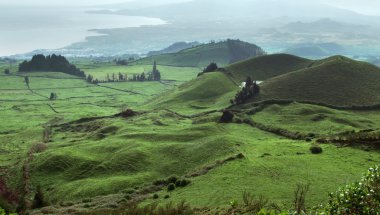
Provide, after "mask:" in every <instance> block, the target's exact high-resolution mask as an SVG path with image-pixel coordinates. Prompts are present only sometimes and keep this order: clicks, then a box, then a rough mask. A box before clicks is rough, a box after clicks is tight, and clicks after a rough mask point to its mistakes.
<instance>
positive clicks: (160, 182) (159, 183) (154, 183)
mask: <svg viewBox="0 0 380 215" xmlns="http://www.w3.org/2000/svg"><path fill="white" fill-rule="evenodd" d="M165 184H166V181H165V180H162V179H158V180H155V181H154V182H153V185H156V186H160V185H165Z"/></svg>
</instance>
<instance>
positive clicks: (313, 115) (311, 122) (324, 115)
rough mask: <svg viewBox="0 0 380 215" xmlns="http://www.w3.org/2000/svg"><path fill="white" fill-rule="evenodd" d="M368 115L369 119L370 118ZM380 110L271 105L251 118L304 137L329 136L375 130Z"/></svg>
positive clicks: (307, 105) (295, 104) (306, 105)
mask: <svg viewBox="0 0 380 215" xmlns="http://www.w3.org/2000/svg"><path fill="white" fill-rule="evenodd" d="M370 115H371V116H370ZM379 115H380V111H340V110H334V109H331V108H326V107H321V106H317V105H309V104H301V103H292V104H290V105H271V106H269V107H267V108H265V109H264V110H263V111H261V112H259V113H257V114H255V115H253V116H252V119H253V120H254V121H256V122H259V123H261V124H264V125H268V126H273V127H277V128H282V129H285V130H289V131H292V132H300V133H303V134H306V135H307V134H308V133H314V134H316V135H332V134H337V133H342V132H346V131H359V130H366V129H378V128H380V123H379V120H378V118H379Z"/></svg>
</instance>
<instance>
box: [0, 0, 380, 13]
mask: <svg viewBox="0 0 380 215" xmlns="http://www.w3.org/2000/svg"><path fill="white" fill-rule="evenodd" d="M128 1H136V0H0V5H67V6H79V5H83V6H85V5H102V4H112V3H121V2H128ZM138 1H144V2H151V3H154V4H157V3H170V2H180V1H186V0H138ZM278 1H282V0H278ZM306 1H310V0H306ZM314 1H319V2H323V3H326V4H330V5H333V6H336V7H340V8H345V9H349V10H353V11H355V12H359V13H362V14H367V15H380V9H379V8H380V1H379V0H314Z"/></svg>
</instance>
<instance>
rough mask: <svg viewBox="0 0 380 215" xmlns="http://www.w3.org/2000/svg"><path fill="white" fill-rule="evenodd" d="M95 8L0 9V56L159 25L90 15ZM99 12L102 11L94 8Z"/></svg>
mask: <svg viewBox="0 0 380 215" xmlns="http://www.w3.org/2000/svg"><path fill="white" fill-rule="evenodd" d="M94 9H95V8H85V7H52V6H50V7H43V6H1V7H0V56H11V55H15V54H22V53H26V52H30V51H33V50H37V49H58V48H62V47H65V46H68V45H70V44H73V43H76V42H82V41H84V40H85V39H86V37H88V36H95V35H98V34H97V33H96V31H94V30H96V29H113V28H127V27H140V26H144V25H161V24H165V21H163V20H161V19H158V18H148V17H138V16H125V15H114V14H99V13H89V11H93V10H94ZM97 9H101V8H96V10H97Z"/></svg>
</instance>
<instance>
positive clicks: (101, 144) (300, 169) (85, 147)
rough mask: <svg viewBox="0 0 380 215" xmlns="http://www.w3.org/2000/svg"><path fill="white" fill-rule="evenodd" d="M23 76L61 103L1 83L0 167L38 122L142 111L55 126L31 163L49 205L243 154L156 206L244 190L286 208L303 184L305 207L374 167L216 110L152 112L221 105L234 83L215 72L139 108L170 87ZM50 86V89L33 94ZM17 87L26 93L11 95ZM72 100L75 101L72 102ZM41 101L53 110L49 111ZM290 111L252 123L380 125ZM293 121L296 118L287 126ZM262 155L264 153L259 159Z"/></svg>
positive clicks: (348, 152) (25, 143)
mask: <svg viewBox="0 0 380 215" xmlns="http://www.w3.org/2000/svg"><path fill="white" fill-rule="evenodd" d="M302 62H303V61H300V63H301V64H302ZM265 65H266V64H265ZM294 65H296V66H295V67H298V65H299V64H298V63H295V64H293V66H289V67H294ZM317 66H323V65H322V62H317V63H314V67H317ZM289 70H290V69H289ZM176 71H177V70H176ZM247 71H249V70H247ZM263 71H264V70H263ZM242 76H243V75H242ZM30 80H31V86H32V88H37V89H39V90H38V91H40V93H41V94H43V95H47V96H48V95H49V94H50V92H51V91H55V92H57V94H58V98H59V100H57V101H54V102H50V101H48V100H47V99H44V98H38V96H37V98H38V99H37V98H36V99H35V96H36V95H35V94H30V95H29V94H27V93H28V91H27V90H26V88H25V86H24V84H23V79H22V78H20V77H14V76H6V77H4V76H2V77H0V81H2V82H3V83H9V84H7V85H6V86H4V89H3V90H1V89H0V93H2V95H7V96H8V97H9V98H12V97H14V99H15V100H17V101H12V102H6V103H3V104H1V105H0V108H1V110H2V112H1V117H2V118H3V117H4V118H7V119H9V120H8V121H7V122H8V123H5V122H4V123H1V124H0V126H1V130H0V131H1V132H2V133H0V140H1V141H2V142H6V143H7V144H3V145H2V146H1V148H0V153H1V156H0V162H1V165H2V166H8V165H12V164H14V163H15V162H17V161H18V160H19V159H20V160H22V159H23V158H24V156H25V154H26V151H27V150H28V148H29V146H30V145H31V144H33V143H36V142H39V141H40V140H41V133H42V129H43V128H42V126H43V125H44V124H45V123H46V122H48V121H50V120H52V119H54V121H56V122H60V123H63V122H68V121H71V120H76V119H79V118H82V117H89V116H104V115H111V114H114V113H116V112H117V111H118V110H119V109H120V107H121V106H122V105H129V106H132V107H134V108H138V109H140V108H143V109H145V110H148V111H149V112H148V113H147V114H144V115H141V116H138V117H135V118H130V119H118V118H116V119H103V120H95V121H93V122H89V123H79V124H78V123H76V124H75V123H74V124H70V127H69V128H63V129H60V127H57V128H56V129H55V130H54V132H53V137H52V140H53V142H51V143H49V144H48V149H47V151H45V152H42V153H39V154H36V155H35V159H34V161H33V164H32V182H33V186H36V185H37V184H41V185H43V189H44V191H45V192H46V194H47V195H46V196H47V198H49V199H51V200H54V201H61V200H80V199H82V198H87V197H90V196H96V195H105V194H112V193H118V192H122V191H123V190H128V189H132V188H134V187H141V186H144V185H146V184H150V183H151V182H152V181H154V180H156V179H161V178H165V177H167V176H169V175H171V174H177V175H184V174H186V173H188V172H192V171H194V169H199V168H202V167H203V166H205V165H207V164H210V163H214V162H215V161H216V160H220V159H225V158H226V157H228V156H231V155H234V154H236V153H238V152H242V153H244V155H245V156H246V157H247V159H245V160H242V161H233V162H231V163H228V164H225V165H223V166H221V167H219V168H217V169H214V170H212V171H210V172H209V173H208V174H207V175H204V176H200V177H197V178H194V179H192V180H193V183H192V185H191V186H189V187H186V188H183V189H178V190H176V191H175V192H173V193H171V194H170V196H171V198H170V199H169V200H163V199H162V197H163V196H164V194H166V191H162V192H160V199H159V201H160V202H161V203H162V202H165V201H180V200H182V199H185V200H187V201H188V202H190V203H192V204H193V205H195V206H197V207H201V206H212V207H224V206H227V205H228V202H229V201H230V200H233V199H238V200H240V198H241V193H242V191H244V190H248V191H250V192H252V193H253V194H255V195H260V194H263V195H264V196H266V197H268V198H270V199H272V200H273V201H275V202H277V203H279V204H281V205H285V206H284V208H289V207H290V205H291V203H290V199H291V198H292V195H293V190H294V187H295V185H296V184H297V183H298V182H310V183H311V184H312V187H311V195H310V196H309V200H308V204H309V205H315V204H317V203H320V202H323V200H325V199H326V195H327V192H329V191H333V190H336V187H337V186H339V185H343V184H346V183H348V182H351V181H354V180H356V179H358V178H359V177H360V174H361V172H364V171H365V170H366V169H367V168H368V166H371V165H373V164H375V163H378V162H380V157H379V153H378V152H376V151H370V152H367V151H362V150H358V149H353V148H336V147H334V146H331V145H325V146H323V148H324V150H325V152H324V153H323V154H322V155H311V154H309V152H308V149H309V146H310V145H309V144H308V143H306V142H304V141H294V140H288V139H285V138H281V137H278V136H274V135H272V134H269V133H266V132H263V131H260V130H257V129H255V128H252V127H249V126H247V125H238V124H229V125H222V124H217V123H216V121H217V120H218V118H219V116H220V113H215V114H211V115H206V116H200V117H196V118H193V119H186V118H182V117H180V116H178V115H176V114H173V113H170V112H167V111H164V110H156V111H151V109H165V108H169V109H171V110H175V111H180V112H181V113H185V114H194V113H201V112H204V111H207V110H213V109H222V108H225V107H227V106H228V105H229V99H230V98H232V97H233V95H234V94H235V92H236V91H237V89H238V87H236V85H235V84H234V83H233V81H231V79H230V77H229V76H227V75H225V74H224V73H221V72H215V73H208V74H204V75H202V76H200V77H199V78H197V79H196V80H192V81H190V82H188V83H185V84H183V85H181V86H180V87H179V88H178V89H175V90H174V91H173V92H171V93H164V94H163V95H161V96H160V97H158V98H155V99H154V100H152V101H151V102H150V103H148V104H146V105H145V106H143V107H141V106H140V105H141V104H142V103H144V102H146V101H147V100H149V99H151V98H152V96H153V94H157V93H162V92H164V91H165V90H168V89H171V88H166V85H163V84H157V85H152V84H151V83H147V86H142V85H139V84H146V83H135V84H136V85H134V86H131V85H129V83H109V84H107V85H109V86H111V87H112V88H120V89H127V90H131V89H132V90H133V88H135V89H136V88H138V89H139V92H142V93H144V94H146V96H141V95H136V94H131V93H126V92H121V91H117V90H112V89H107V88H102V87H87V84H86V83H85V82H84V81H80V80H79V81H78V80H75V79H67V80H66V79H65V80H63V81H62V82H61V80H59V79H53V78H50V79H49V80H47V78H43V77H31V79H30ZM39 82H40V84H38V83H39ZM49 86H50V87H51V88H52V89H47V90H45V89H41V88H40V87H44V88H45V87H49ZM65 86H68V87H80V88H78V89H76V90H78V91H74V89H63V87H65ZM131 87H132V88H131ZM9 88H12V89H13V90H12V89H9ZM205 89H207V90H205ZM18 91H22V92H25V93H26V94H25V95H24V94H19V95H13V93H15V92H18ZM78 94H79V95H80V96H79V98H72V96H73V95H78ZM47 104H51V105H52V106H53V107H54V108H55V109H57V110H58V112H59V113H54V112H53V111H52V110H51V109H50V108H49V106H48V105H47ZM293 105H294V106H280V107H276V106H273V107H269V108H267V109H264V111H263V112H261V113H258V114H257V115H254V116H253V119H254V120H257V121H260V122H262V123H265V124H267V125H272V126H285V127H284V128H285V129H289V130H292V131H299V132H302V133H310V132H316V131H319V132H320V133H323V132H324V131H328V130H329V129H331V128H333V129H334V130H333V131H334V132H335V131H345V130H352V129H362V128H368V127H369V128H375V129H379V127H380V126H379V125H378V123H377V122H376V119H377V118H378V115H379V113H378V111H371V112H362V111H359V112H352V111H335V110H331V109H327V108H321V107H318V106H312V105H303V104H298V105H297V104H293ZM305 110H306V111H305ZM310 110H311V111H310ZM321 112H323V113H324V114H326V115H327V118H325V122H323V121H320V122H318V123H316V124H313V125H311V124H310V120H311V119H313V117H314V115H313V114H315V113H321ZM276 113H277V115H276ZM278 113H281V114H278ZM273 115H275V116H273ZM297 115H298V116H299V117H298V118H297V121H295V120H292V121H291V122H289V119H292V117H293V119H295V118H296V117H297ZM365 118H373V119H371V120H365ZM25 119H29V120H25ZM286 120H288V121H286ZM328 120H330V121H331V122H329V121H328ZM344 120H346V121H344ZM347 122H348V123H347ZM279 124H280V125H279ZM305 125H308V126H305ZM3 131H8V132H5V133H4V132H3ZM264 153H269V154H270V156H264V157H262V155H263V154H264ZM302 153H305V154H302ZM331 164H334V165H331ZM348 164H349V165H348ZM322 173H325V174H322ZM48 189H49V190H48Z"/></svg>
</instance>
